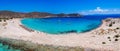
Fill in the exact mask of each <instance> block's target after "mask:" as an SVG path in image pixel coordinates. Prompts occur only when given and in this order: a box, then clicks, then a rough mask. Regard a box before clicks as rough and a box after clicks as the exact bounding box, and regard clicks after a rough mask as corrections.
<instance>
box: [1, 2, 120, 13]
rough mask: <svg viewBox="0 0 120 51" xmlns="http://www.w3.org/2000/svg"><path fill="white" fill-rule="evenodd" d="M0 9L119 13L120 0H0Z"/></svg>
mask: <svg viewBox="0 0 120 51" xmlns="http://www.w3.org/2000/svg"><path fill="white" fill-rule="evenodd" d="M0 10H10V11H17V12H34V11H38V12H49V13H81V14H95V13H100V14H103V13H104V14H106V13H120V0H0Z"/></svg>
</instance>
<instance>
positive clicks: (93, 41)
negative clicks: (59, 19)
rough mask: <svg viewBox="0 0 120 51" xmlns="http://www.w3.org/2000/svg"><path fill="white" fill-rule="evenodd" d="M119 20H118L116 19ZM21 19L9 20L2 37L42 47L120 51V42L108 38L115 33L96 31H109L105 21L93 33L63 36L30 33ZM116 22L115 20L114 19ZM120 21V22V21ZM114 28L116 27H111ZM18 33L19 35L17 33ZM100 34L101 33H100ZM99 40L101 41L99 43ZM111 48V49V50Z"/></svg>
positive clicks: (2, 31) (2, 30)
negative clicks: (100, 33)
mask: <svg viewBox="0 0 120 51" xmlns="http://www.w3.org/2000/svg"><path fill="white" fill-rule="evenodd" d="M116 19H117V18H116ZM118 19H119V18H118ZM20 20H21V19H11V20H7V23H8V24H7V25H6V26H3V27H6V29H4V28H3V29H1V31H0V32H1V35H0V37H5V38H8V39H15V40H23V41H30V42H31V43H33V44H42V45H52V46H63V47H64V46H67V47H82V48H84V49H85V48H90V49H92V50H93V49H96V50H100V51H105V50H106V51H110V50H111V51H112V50H113V51H117V50H118V51H119V50H120V48H119V47H118V46H119V45H117V44H119V43H120V41H118V42H114V41H112V42H109V41H108V39H107V37H108V36H114V35H115V33H114V34H113V33H110V34H103V35H98V34H96V31H98V30H100V29H101V28H102V29H104V28H105V29H108V28H109V27H107V26H106V22H104V21H103V23H102V25H101V26H100V27H98V28H96V29H94V30H92V31H89V32H85V33H78V34H77V33H68V34H62V35H51V34H47V33H44V32H37V31H33V32H29V31H27V30H25V29H24V28H22V27H20V25H22V24H21V23H20ZM113 20H114V19H113ZM119 21H120V20H119ZM107 23H108V22H107ZM119 24H120V23H117V24H116V25H115V26H117V25H118V26H119ZM110 28H114V27H110ZM16 32H17V33H16ZM98 32H99V31H98ZM98 40H99V41H98ZM103 41H107V42H106V43H107V44H102V42H103ZM109 48H110V49H109ZM83 51H85V50H83Z"/></svg>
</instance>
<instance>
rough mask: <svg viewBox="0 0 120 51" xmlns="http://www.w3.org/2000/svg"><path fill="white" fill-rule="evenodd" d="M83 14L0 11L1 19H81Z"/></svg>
mask: <svg viewBox="0 0 120 51" xmlns="http://www.w3.org/2000/svg"><path fill="white" fill-rule="evenodd" d="M80 16H81V14H79V13H70V14H65V13H60V14H52V13H47V12H29V13H21V12H14V11H8V10H3V11H0V18H24V17H31V18H45V17H80Z"/></svg>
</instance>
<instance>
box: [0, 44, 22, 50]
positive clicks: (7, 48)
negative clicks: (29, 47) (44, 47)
mask: <svg viewBox="0 0 120 51" xmlns="http://www.w3.org/2000/svg"><path fill="white" fill-rule="evenodd" d="M0 51H21V50H19V49H14V48H12V47H9V46H8V45H3V44H2V43H0Z"/></svg>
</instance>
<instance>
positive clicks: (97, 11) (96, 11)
mask: <svg viewBox="0 0 120 51" xmlns="http://www.w3.org/2000/svg"><path fill="white" fill-rule="evenodd" d="M80 14H120V9H101V8H100V7H97V8H96V9H93V10H88V11H82V12H80Z"/></svg>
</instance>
